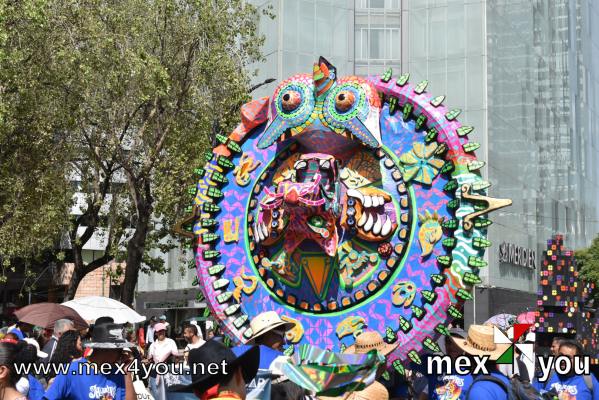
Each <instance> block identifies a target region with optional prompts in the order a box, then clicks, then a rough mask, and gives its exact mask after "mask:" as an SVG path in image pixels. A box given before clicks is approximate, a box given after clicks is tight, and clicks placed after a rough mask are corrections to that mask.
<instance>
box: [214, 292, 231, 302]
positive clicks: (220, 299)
mask: <svg viewBox="0 0 599 400" xmlns="http://www.w3.org/2000/svg"><path fill="white" fill-rule="evenodd" d="M232 297H233V292H224V293H221V294H219V295H218V296H216V301H217V302H218V304H224V303H226V302H228V301H229V300H231V298H232Z"/></svg>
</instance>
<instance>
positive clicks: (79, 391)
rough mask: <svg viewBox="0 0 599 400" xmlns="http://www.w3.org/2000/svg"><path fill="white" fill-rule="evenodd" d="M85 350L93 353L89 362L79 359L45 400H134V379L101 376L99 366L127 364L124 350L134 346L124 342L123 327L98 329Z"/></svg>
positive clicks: (118, 374)
mask: <svg viewBox="0 0 599 400" xmlns="http://www.w3.org/2000/svg"><path fill="white" fill-rule="evenodd" d="M85 346H86V347H90V348H92V349H93V352H92V354H91V356H90V357H89V359H85V358H80V359H78V360H74V361H73V362H71V364H70V365H69V369H68V371H67V373H66V374H59V375H57V376H56V378H55V379H54V382H52V383H51V384H50V386H49V387H48V389H47V390H46V393H45V394H44V397H43V398H44V399H46V400H58V399H68V400H84V399H85V400H89V399H101V400H134V399H136V397H137V396H136V394H135V391H134V389H133V382H132V380H131V375H130V374H129V373H127V374H126V375H123V374H122V373H117V372H114V373H109V374H101V373H100V371H99V368H96V367H97V366H98V365H102V364H111V365H116V364H117V363H121V362H123V363H126V360H125V354H124V353H123V349H124V348H128V347H132V346H134V345H133V344H132V343H129V342H127V341H126V340H125V339H124V338H123V326H122V325H119V324H112V323H106V324H101V325H96V326H95V327H94V331H93V333H92V341H91V342H90V343H86V345H85Z"/></svg>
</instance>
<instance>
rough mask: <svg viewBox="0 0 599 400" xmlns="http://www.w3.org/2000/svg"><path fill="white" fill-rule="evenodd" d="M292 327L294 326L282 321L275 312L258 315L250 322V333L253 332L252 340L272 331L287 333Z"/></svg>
mask: <svg viewBox="0 0 599 400" xmlns="http://www.w3.org/2000/svg"><path fill="white" fill-rule="evenodd" d="M294 326H295V324H294V323H292V322H285V321H283V320H282V319H281V317H279V314H277V313H276V312H275V311H266V312H263V313H260V314H258V315H256V316H255V317H254V318H253V319H252V320H251V321H250V327H251V328H252V332H254V334H253V336H252V340H255V339H256V338H257V337H259V336H262V335H264V334H265V333H266V332H269V331H272V330H273V329H277V328H280V329H281V330H282V331H288V330H289V329H291V328H293V327H294Z"/></svg>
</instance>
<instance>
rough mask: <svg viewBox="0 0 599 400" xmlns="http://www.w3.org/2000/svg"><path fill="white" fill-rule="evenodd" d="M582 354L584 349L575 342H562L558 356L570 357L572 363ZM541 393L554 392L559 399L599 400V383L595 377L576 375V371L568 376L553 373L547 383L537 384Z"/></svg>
mask: <svg viewBox="0 0 599 400" xmlns="http://www.w3.org/2000/svg"><path fill="white" fill-rule="evenodd" d="M581 354H582V348H581V347H580V345H579V344H578V342H576V341H573V340H566V339H564V340H562V342H561V343H560V346H559V352H558V355H560V356H566V357H569V358H570V360H571V361H572V363H574V362H575V360H574V356H578V355H581ZM535 387H536V388H537V389H538V390H539V391H547V392H554V393H556V394H557V396H558V398H559V399H560V400H561V399H566V400H599V382H598V381H597V379H596V378H595V377H594V376H593V375H587V376H581V375H575V373H574V370H572V371H570V372H569V373H567V374H563V375H562V374H558V373H557V372H555V371H553V372H552V374H551V375H550V376H549V379H548V380H547V382H545V383H541V382H538V381H537V382H535Z"/></svg>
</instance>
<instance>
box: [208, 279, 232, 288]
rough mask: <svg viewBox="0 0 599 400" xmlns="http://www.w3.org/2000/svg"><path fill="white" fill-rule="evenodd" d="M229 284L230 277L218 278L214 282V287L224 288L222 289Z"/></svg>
mask: <svg viewBox="0 0 599 400" xmlns="http://www.w3.org/2000/svg"><path fill="white" fill-rule="evenodd" d="M227 286H229V280H228V279H224V278H220V279H217V280H215V281H214V282H212V288H213V289H214V290H222V289H224V288H226V287H227Z"/></svg>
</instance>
